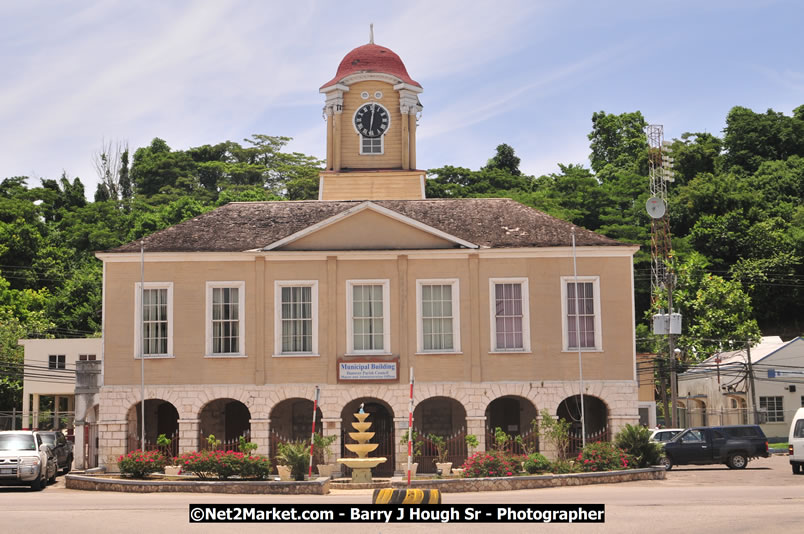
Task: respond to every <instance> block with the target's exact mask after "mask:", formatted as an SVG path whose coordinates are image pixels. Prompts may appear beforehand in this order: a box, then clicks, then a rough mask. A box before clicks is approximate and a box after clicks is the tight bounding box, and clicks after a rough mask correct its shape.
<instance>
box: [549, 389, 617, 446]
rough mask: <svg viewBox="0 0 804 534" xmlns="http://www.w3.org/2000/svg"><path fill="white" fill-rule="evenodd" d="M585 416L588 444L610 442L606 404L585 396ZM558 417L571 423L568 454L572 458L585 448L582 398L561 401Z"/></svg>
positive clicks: (573, 397)
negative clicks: (582, 428)
mask: <svg viewBox="0 0 804 534" xmlns="http://www.w3.org/2000/svg"><path fill="white" fill-rule="evenodd" d="M583 415H584V421H583V422H584V425H583V426H585V427H586V442H587V443H594V442H596V441H609V439H610V436H609V431H608V430H609V414H608V409H607V408H606V403H604V402H603V401H602V400H600V399H599V398H597V397H593V396H592V395H584V396H583ZM556 416H557V417H558V418H560V419H564V420H565V421H568V422H569V423H570V431H569V434H570V435H569V438H570V439H569V448H568V453H569V454H570V456H572V455H573V454H576V453H577V452H578V451H580V450H581V449H582V448H583V441H584V439H583V435H582V430H581V427H582V425H581V396H580V395H573V396H572V397H567V398H566V399H564V400H563V401H561V404H559V405H558V410H556Z"/></svg>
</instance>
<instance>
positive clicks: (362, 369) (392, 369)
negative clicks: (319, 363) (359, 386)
mask: <svg viewBox="0 0 804 534" xmlns="http://www.w3.org/2000/svg"><path fill="white" fill-rule="evenodd" d="M398 381H399V358H395V359H393V360H379V359H368V358H359V359H354V360H342V359H338V382H398Z"/></svg>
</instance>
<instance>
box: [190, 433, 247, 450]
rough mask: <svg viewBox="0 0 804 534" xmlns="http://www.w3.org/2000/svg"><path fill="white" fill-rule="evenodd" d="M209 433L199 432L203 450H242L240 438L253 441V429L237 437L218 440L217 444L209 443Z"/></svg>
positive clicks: (199, 442)
mask: <svg viewBox="0 0 804 534" xmlns="http://www.w3.org/2000/svg"><path fill="white" fill-rule="evenodd" d="M209 436H210V435H209V434H204V433H203V432H199V433H198V447H199V449H201V450H202V451H235V452H240V438H241V437H243V438H245V439H246V442H249V441H251V430H246V431H245V432H243V434H242V435H241V436H238V437H236V438H229V439H222V440H216V442H217V445H212V444H210V443H209Z"/></svg>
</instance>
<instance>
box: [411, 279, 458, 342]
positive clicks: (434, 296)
mask: <svg viewBox="0 0 804 534" xmlns="http://www.w3.org/2000/svg"><path fill="white" fill-rule="evenodd" d="M459 291H460V290H459V285H458V279H457V278H443V279H433V280H416V324H417V328H416V330H417V338H418V339H417V342H418V352H438V353H444V352H460V351H461V337H460V322H461V317H460V301H461V299H460V292H459Z"/></svg>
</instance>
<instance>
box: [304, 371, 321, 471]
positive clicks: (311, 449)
mask: <svg viewBox="0 0 804 534" xmlns="http://www.w3.org/2000/svg"><path fill="white" fill-rule="evenodd" d="M320 391H321V390H319V389H318V386H316V387H315V400H314V401H313V431H312V433H311V434H310V470H309V472H308V473H307V476H308V478H313V444H314V443H315V412H316V411H317V410H318V395H319V393H320Z"/></svg>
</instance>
